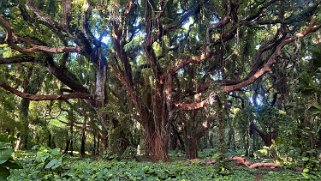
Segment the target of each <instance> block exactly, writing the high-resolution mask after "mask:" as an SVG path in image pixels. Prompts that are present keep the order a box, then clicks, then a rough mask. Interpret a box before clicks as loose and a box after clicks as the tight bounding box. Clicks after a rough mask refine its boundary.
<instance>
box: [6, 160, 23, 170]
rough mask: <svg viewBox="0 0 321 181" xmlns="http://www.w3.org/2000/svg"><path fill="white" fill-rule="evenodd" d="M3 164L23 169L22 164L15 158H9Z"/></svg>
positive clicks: (11, 167)
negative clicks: (14, 159)
mask: <svg viewBox="0 0 321 181" xmlns="http://www.w3.org/2000/svg"><path fill="white" fill-rule="evenodd" d="M3 166H5V167H8V168H10V169H22V166H21V165H20V164H19V163H17V162H15V161H13V160H8V161H7V162H5V163H4V164H3Z"/></svg>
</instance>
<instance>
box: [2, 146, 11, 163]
mask: <svg viewBox="0 0 321 181" xmlns="http://www.w3.org/2000/svg"><path fill="white" fill-rule="evenodd" d="M12 153H13V150H12V149H6V150H0V164H3V163H4V162H6V161H7V160H9V159H10V158H11V154H12Z"/></svg>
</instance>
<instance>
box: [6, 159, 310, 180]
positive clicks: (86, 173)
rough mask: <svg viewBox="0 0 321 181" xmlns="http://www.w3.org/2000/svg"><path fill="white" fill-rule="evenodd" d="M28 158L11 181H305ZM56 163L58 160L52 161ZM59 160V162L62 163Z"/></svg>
mask: <svg viewBox="0 0 321 181" xmlns="http://www.w3.org/2000/svg"><path fill="white" fill-rule="evenodd" d="M31 160H32V158H30V157H29V158H28V159H27V161H26V160H25V161H24V162H23V163H24V164H23V166H24V168H23V169H19V170H11V176H10V177H9V180H11V181H20V180H54V181H59V180H97V181H100V180H102V181H103V180H113V181H117V180H124V181H125V180H132V181H135V180H147V181H148V180H151V181H153V180H180V181H187V180H197V181H198V180H231V181H232V180H233V181H234V180H246V181H250V180H257V179H258V178H259V179H260V180H271V181H272V180H273V181H274V180H303V179H304V178H303V177H302V175H301V173H300V172H294V171H291V170H285V169H279V170H273V171H269V170H264V169H246V168H244V167H237V166H232V167H230V171H229V172H224V174H222V172H217V168H215V165H212V164H207V163H205V161H203V160H199V161H197V162H189V161H174V162H166V163H164V162H159V163H151V162H136V161H107V160H94V159H89V158H88V159H75V158H64V162H63V164H61V162H59V163H57V165H55V166H53V165H52V164H53V162H54V163H56V162H55V161H49V160H48V162H45V163H43V164H42V163H40V164H39V163H36V162H33V161H31ZM52 160H56V159H52ZM58 160H59V159H58Z"/></svg>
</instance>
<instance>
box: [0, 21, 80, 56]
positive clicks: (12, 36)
mask: <svg viewBox="0 0 321 181" xmlns="http://www.w3.org/2000/svg"><path fill="white" fill-rule="evenodd" d="M0 24H1V25H2V26H3V27H4V28H5V29H6V31H7V36H6V39H5V41H6V42H7V43H8V45H10V47H11V48H12V49H14V50H17V51H19V52H21V53H25V54H31V53H34V52H38V51H42V52H47V53H63V52H79V51H80V48H79V47H65V46H64V47H47V46H43V45H36V44H33V43H31V41H30V40H29V39H26V38H22V37H19V36H17V35H16V34H15V33H14V32H13V28H12V26H11V24H10V23H9V21H7V20H6V18H5V17H4V16H3V15H0ZM15 40H19V41H23V42H24V43H26V44H27V45H28V46H31V48H22V47H20V46H18V45H17V44H15V43H14V41H15Z"/></svg>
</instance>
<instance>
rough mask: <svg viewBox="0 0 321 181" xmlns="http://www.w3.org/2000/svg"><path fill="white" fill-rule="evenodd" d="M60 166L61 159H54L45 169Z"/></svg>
mask: <svg viewBox="0 0 321 181" xmlns="http://www.w3.org/2000/svg"><path fill="white" fill-rule="evenodd" d="M57 165H58V166H57ZM59 166H60V162H59V160H57V159H53V160H51V161H50V162H49V163H48V164H47V165H46V166H45V169H55V168H57V167H59Z"/></svg>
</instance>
